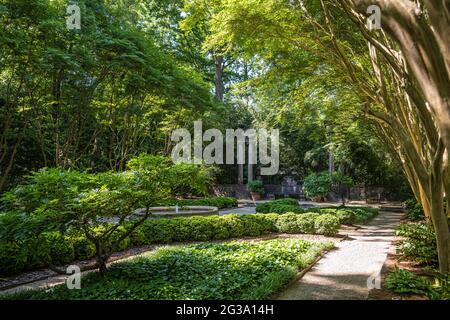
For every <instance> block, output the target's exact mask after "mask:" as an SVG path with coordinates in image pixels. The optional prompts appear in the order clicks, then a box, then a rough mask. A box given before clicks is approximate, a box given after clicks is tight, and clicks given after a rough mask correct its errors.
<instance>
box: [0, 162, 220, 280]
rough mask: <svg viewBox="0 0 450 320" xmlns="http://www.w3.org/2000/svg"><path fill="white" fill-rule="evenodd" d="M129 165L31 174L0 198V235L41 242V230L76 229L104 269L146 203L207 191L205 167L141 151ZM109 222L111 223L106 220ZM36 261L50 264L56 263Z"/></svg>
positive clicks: (147, 213)
mask: <svg viewBox="0 0 450 320" xmlns="http://www.w3.org/2000/svg"><path fill="white" fill-rule="evenodd" d="M128 168H129V170H127V171H124V172H120V173H117V172H104V173H97V174H92V173H81V172H77V171H64V170H58V169H43V170H40V171H39V172H36V173H34V174H33V175H32V176H31V177H30V179H29V181H28V184H25V185H20V186H18V187H16V188H14V189H13V190H11V191H9V192H7V193H5V195H4V196H3V197H2V198H1V201H2V204H3V208H4V209H5V210H6V211H7V213H3V214H1V215H0V221H1V222H0V223H1V225H0V239H1V240H2V242H6V243H10V242H17V243H19V244H20V243H22V242H23V241H25V242H26V241H29V240H30V239H34V240H35V241H37V244H38V245H40V243H41V241H40V240H39V239H40V237H42V236H43V234H45V232H54V231H57V232H60V233H61V234H62V235H63V234H64V233H67V232H69V233H70V232H81V233H82V234H83V235H84V236H85V238H86V240H88V241H89V242H90V243H91V244H93V245H95V252H96V255H95V256H96V259H97V263H98V265H99V267H100V269H101V271H102V272H104V269H106V261H107V259H108V258H109V256H110V255H111V254H112V253H113V252H115V251H117V250H119V249H120V248H121V247H122V243H123V242H124V241H125V240H126V239H127V238H128V237H129V235H130V234H131V233H133V232H134V230H135V229H136V228H137V227H138V226H139V225H141V224H142V223H143V222H144V221H145V220H146V219H147V218H148V217H149V216H150V207H152V206H154V205H156V204H157V203H158V201H162V200H164V199H170V198H171V197H173V196H175V195H177V194H178V193H179V190H180V188H184V187H185V186H186V190H195V191H197V192H206V190H207V189H208V185H209V182H210V181H211V177H210V174H209V171H208V169H207V168H204V167H202V166H198V165H188V164H173V163H172V162H171V161H170V159H167V158H164V157H158V156H148V155H141V156H139V157H137V158H134V159H132V160H131V161H130V162H129V164H128ZM139 208H144V209H145V214H144V215H143V216H140V217H136V218H135V219H134V213H135V210H136V209H139ZM112 221H114V222H115V223H105V222H112ZM127 221H129V222H127ZM42 245H45V241H44V240H43V241H42ZM30 252H34V250H31V251H30ZM56 254H58V253H57V251H56ZM19 259H20V257H19ZM64 259H66V258H64ZM69 259H70V258H69ZM41 260H43V261H45V263H46V264H48V265H50V266H52V265H54V264H55V263H58V260H54V259H41ZM24 264H25V265H27V263H26V262H24ZM10 268H13V269H14V265H12V266H11V267H10Z"/></svg>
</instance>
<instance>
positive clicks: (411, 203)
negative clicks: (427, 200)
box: [403, 199, 425, 221]
mask: <svg viewBox="0 0 450 320" xmlns="http://www.w3.org/2000/svg"><path fill="white" fill-rule="evenodd" d="M403 205H404V207H405V209H406V211H407V216H406V217H407V219H408V220H409V221H423V220H425V213H424V211H423V207H422V204H421V203H419V202H417V200H416V199H409V200H407V201H405V202H404V203H403Z"/></svg>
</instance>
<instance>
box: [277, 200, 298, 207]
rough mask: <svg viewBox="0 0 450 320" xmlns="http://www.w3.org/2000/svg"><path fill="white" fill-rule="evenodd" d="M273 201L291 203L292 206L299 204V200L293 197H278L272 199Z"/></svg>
mask: <svg viewBox="0 0 450 320" xmlns="http://www.w3.org/2000/svg"><path fill="white" fill-rule="evenodd" d="M271 202H272V203H276V204H284V205H290V206H298V200H297V199H292V198H284V199H278V200H273V201H271Z"/></svg>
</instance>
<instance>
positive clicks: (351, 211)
mask: <svg viewBox="0 0 450 320" xmlns="http://www.w3.org/2000/svg"><path fill="white" fill-rule="evenodd" d="M308 211H309V212H315V213H320V214H331V215H335V216H336V217H337V218H338V219H339V221H340V223H341V224H355V223H365V222H367V221H368V220H369V219H371V218H372V217H374V216H376V215H377V214H378V213H379V209H376V208H368V207H339V208H335V207H333V208H312V209H308Z"/></svg>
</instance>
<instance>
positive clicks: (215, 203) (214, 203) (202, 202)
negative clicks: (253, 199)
mask: <svg viewBox="0 0 450 320" xmlns="http://www.w3.org/2000/svg"><path fill="white" fill-rule="evenodd" d="M177 204H178V205H179V206H211V207H217V208H219V209H231V208H237V206H238V201H237V199H236V198H232V197H215V198H203V199H167V200H164V201H158V205H163V206H175V205H177Z"/></svg>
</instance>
